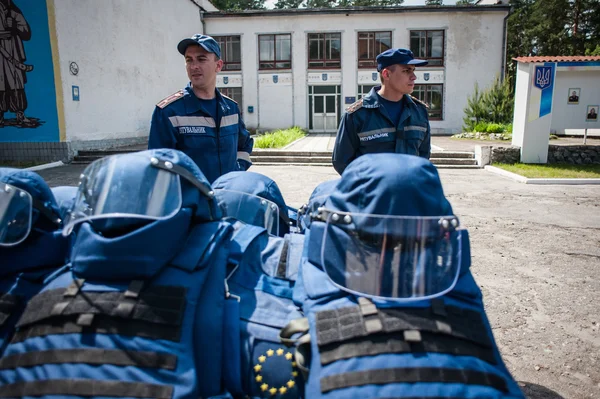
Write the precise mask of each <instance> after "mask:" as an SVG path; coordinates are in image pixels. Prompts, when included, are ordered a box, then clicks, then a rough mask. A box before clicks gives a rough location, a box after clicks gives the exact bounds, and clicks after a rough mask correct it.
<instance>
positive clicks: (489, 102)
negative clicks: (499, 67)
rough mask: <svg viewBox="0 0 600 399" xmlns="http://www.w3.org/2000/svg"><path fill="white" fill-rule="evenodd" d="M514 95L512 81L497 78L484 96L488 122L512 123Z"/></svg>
mask: <svg viewBox="0 0 600 399" xmlns="http://www.w3.org/2000/svg"><path fill="white" fill-rule="evenodd" d="M513 104H514V95H513V92H512V84H511V80H510V79H505V80H502V79H501V78H500V76H496V79H495V80H494V83H492V85H491V86H490V88H489V89H488V90H486V91H485V93H484V94H483V105H484V106H485V108H486V112H487V121H488V122H492V123H504V124H506V123H511V121H512V119H513V108H514V106H513Z"/></svg>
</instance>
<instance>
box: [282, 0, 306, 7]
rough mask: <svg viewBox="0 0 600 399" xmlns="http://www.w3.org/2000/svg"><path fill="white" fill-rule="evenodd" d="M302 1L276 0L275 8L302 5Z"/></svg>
mask: <svg viewBox="0 0 600 399" xmlns="http://www.w3.org/2000/svg"><path fill="white" fill-rule="evenodd" d="M303 1H304V0H277V3H275V8H277V9H283V8H298V7H300V6H301V5H302V3H303Z"/></svg>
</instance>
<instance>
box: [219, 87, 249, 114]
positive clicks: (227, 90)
mask: <svg viewBox="0 0 600 399" xmlns="http://www.w3.org/2000/svg"><path fill="white" fill-rule="evenodd" d="M219 91H220V92H221V94H223V95H224V96H227V97H229V98H231V99H232V100H233V101H235V102H236V103H238V107H239V108H240V113H242V114H243V112H244V106H243V105H242V88H241V87H219Z"/></svg>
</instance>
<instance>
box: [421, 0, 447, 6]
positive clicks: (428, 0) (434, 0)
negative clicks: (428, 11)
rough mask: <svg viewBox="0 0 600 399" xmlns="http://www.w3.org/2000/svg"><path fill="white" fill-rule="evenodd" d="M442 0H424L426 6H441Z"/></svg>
mask: <svg viewBox="0 0 600 399" xmlns="http://www.w3.org/2000/svg"><path fill="white" fill-rule="evenodd" d="M442 3H443V0H425V5H426V6H441V5H442Z"/></svg>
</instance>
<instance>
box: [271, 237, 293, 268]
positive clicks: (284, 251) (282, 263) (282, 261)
mask: <svg viewBox="0 0 600 399" xmlns="http://www.w3.org/2000/svg"><path fill="white" fill-rule="evenodd" d="M289 246H290V238H289V235H288V236H286V237H285V238H284V239H283V247H282V248H281V253H280V254H279V262H278V263H277V271H276V272H275V277H279V278H286V270H287V256H288V248H289Z"/></svg>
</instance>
